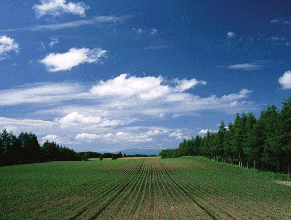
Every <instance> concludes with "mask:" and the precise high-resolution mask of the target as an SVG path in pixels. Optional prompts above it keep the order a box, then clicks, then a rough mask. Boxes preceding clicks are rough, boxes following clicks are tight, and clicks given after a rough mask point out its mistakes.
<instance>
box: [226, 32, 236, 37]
mask: <svg viewBox="0 0 291 220" xmlns="http://www.w3.org/2000/svg"><path fill="white" fill-rule="evenodd" d="M234 36H235V33H233V32H231V31H229V32H228V33H227V37H228V38H232V37H234Z"/></svg>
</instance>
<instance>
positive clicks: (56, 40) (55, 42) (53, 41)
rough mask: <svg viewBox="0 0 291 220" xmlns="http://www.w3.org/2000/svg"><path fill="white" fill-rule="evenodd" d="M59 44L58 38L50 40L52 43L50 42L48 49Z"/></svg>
mask: <svg viewBox="0 0 291 220" xmlns="http://www.w3.org/2000/svg"><path fill="white" fill-rule="evenodd" d="M58 42H59V40H58V38H52V41H51V42H50V44H49V45H50V47H52V46H53V45H54V44H57V43H58Z"/></svg>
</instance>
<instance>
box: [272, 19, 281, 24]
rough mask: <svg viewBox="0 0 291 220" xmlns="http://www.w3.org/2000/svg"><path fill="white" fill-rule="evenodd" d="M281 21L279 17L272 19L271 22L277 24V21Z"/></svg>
mask: <svg viewBox="0 0 291 220" xmlns="http://www.w3.org/2000/svg"><path fill="white" fill-rule="evenodd" d="M279 22H280V20H278V19H272V20H271V24H275V23H279Z"/></svg>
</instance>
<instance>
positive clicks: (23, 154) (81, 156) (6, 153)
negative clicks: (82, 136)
mask: <svg viewBox="0 0 291 220" xmlns="http://www.w3.org/2000/svg"><path fill="white" fill-rule="evenodd" d="M100 156H101V157H102V158H114V159H117V158H121V157H122V153H121V152H119V153H117V154H113V153H104V154H101V153H98V152H91V151H88V152H78V153H77V152H75V151H74V150H72V149H69V148H67V147H63V146H62V145H61V146H60V145H58V144H56V142H53V141H52V142H49V141H48V140H46V142H44V143H43V145H42V146H40V144H39V142H38V140H37V137H36V135H35V134H32V133H31V132H30V133H27V132H25V133H23V132H21V133H20V134H19V135H18V137H17V136H15V135H14V134H13V133H12V132H10V133H8V132H7V130H6V129H4V130H3V131H2V133H0V166H7V165H16V164H27V163H40V162H48V161H81V160H88V158H100Z"/></svg>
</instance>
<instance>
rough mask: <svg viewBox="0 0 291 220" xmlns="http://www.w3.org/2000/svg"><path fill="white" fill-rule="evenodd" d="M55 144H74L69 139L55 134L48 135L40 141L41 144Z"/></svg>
mask: <svg viewBox="0 0 291 220" xmlns="http://www.w3.org/2000/svg"><path fill="white" fill-rule="evenodd" d="M47 140H48V141H49V142H55V143H57V144H72V143H73V142H71V141H70V140H69V139H68V137H61V136H58V135H55V134H48V135H46V136H44V137H42V138H41V139H40V143H44V142H46V141H47Z"/></svg>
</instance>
